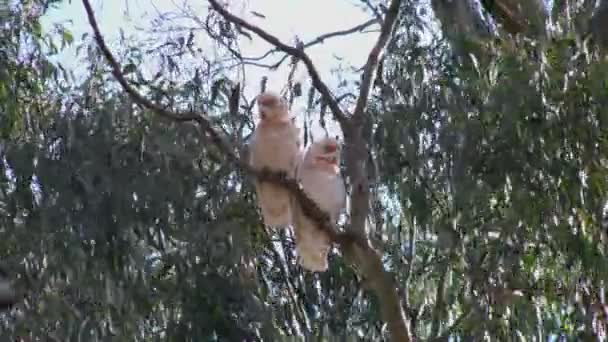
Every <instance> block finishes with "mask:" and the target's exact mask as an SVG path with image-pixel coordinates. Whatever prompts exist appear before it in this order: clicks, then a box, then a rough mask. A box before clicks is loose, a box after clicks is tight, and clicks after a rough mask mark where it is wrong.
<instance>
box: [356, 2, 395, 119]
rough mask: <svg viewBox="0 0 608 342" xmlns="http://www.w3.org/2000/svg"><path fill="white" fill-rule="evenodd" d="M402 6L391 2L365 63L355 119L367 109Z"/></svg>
mask: <svg viewBox="0 0 608 342" xmlns="http://www.w3.org/2000/svg"><path fill="white" fill-rule="evenodd" d="M400 5H401V0H392V1H391V4H390V6H389V8H388V11H387V12H386V17H385V18H384V22H383V23H382V28H381V29H380V35H379V36H378V40H377V41H376V44H374V47H373V48H372V50H371V51H370V53H369V55H368V57H367V62H366V63H365V67H364V70H363V77H362V79H361V89H360V90H359V98H358V99H357V105H356V106H355V112H354V114H353V116H354V117H355V118H360V117H361V116H362V115H363V112H364V111H365V107H366V106H367V100H368V98H369V92H370V90H371V85H372V79H373V77H374V74H375V73H376V68H377V67H378V60H379V59H380V55H381V54H382V52H383V51H384V47H385V46H386V44H387V42H388V40H389V39H390V37H391V34H392V33H393V27H394V25H395V22H396V21H397V18H398V16H399V7H400ZM357 120H360V119H357Z"/></svg>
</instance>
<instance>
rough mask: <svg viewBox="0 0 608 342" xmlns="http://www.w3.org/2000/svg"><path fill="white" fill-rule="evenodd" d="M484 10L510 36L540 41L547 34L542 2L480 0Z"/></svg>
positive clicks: (545, 14)
mask: <svg viewBox="0 0 608 342" xmlns="http://www.w3.org/2000/svg"><path fill="white" fill-rule="evenodd" d="M481 2H482V4H483V7H484V9H485V10H486V11H487V12H488V13H489V14H490V15H491V16H492V18H494V20H495V21H496V23H498V24H499V26H500V27H501V28H502V29H503V30H505V31H506V32H508V33H510V34H523V35H525V36H528V37H530V38H536V39H542V38H545V37H546V34H547V25H546V22H547V18H548V12H547V9H546V8H545V4H544V0H482V1H481Z"/></svg>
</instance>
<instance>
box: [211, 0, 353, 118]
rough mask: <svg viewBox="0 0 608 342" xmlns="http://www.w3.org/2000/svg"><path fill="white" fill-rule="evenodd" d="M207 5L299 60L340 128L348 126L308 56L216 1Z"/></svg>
mask: <svg viewBox="0 0 608 342" xmlns="http://www.w3.org/2000/svg"><path fill="white" fill-rule="evenodd" d="M209 4H210V5H211V7H212V8H213V10H215V11H216V12H218V13H219V14H220V15H221V16H222V17H223V18H224V19H226V20H227V21H228V22H230V23H232V24H235V25H239V26H241V27H243V28H245V29H247V30H249V31H251V32H253V33H255V34H256V35H258V36H259V37H260V38H262V39H264V40H265V41H266V42H268V43H269V44H271V45H273V46H275V47H276V48H277V49H279V50H281V51H283V52H285V53H286V54H288V55H290V56H293V57H295V58H298V59H299V60H301V61H302V62H303V63H304V65H305V66H306V69H307V70H308V74H309V75H310V78H311V79H312V85H313V86H314V87H315V88H316V89H317V90H318V91H319V93H320V94H321V96H322V97H323V100H325V102H327V105H328V106H329V109H330V110H331V112H332V114H333V115H334V118H335V119H336V120H337V121H338V122H339V123H340V125H341V126H342V127H345V126H347V125H348V124H349V121H348V118H347V116H346V115H345V114H344V111H343V110H342V108H340V105H339V104H338V102H337V101H336V99H335V97H334V96H333V94H332V92H331V90H329V88H328V87H327V85H326V84H325V83H324V82H323V81H322V80H321V76H320V75H319V72H318V71H317V68H316V67H315V65H314V63H313V62H312V60H311V59H310V57H309V56H308V54H307V53H306V52H304V50H301V49H298V48H296V47H293V46H290V45H287V44H285V43H283V42H282V41H280V40H279V38H277V37H275V36H273V35H271V34H270V33H268V32H266V31H265V30H263V29H261V28H259V27H257V26H255V25H253V24H250V23H249V22H247V21H245V20H243V19H241V18H239V17H237V16H235V15H233V14H232V13H230V12H229V11H228V10H226V9H225V8H224V7H223V6H222V5H220V4H219V3H218V2H217V1H216V0H209Z"/></svg>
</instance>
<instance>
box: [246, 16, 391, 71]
mask: <svg viewBox="0 0 608 342" xmlns="http://www.w3.org/2000/svg"><path fill="white" fill-rule="evenodd" d="M378 22H379V21H378V19H370V20H368V21H366V22H364V23H362V24H359V25H357V26H354V27H352V28H349V29H346V30H340V31H335V32H329V33H325V34H322V35H320V36H318V37H317V38H315V39H313V40H311V41H309V42H308V43H305V44H304V49H307V48H310V47H312V46H315V45H317V44H322V43H324V42H325V40H326V39H329V38H334V37H340V36H347V35H349V34H353V33H355V32H364V31H363V30H365V29H366V28H368V27H370V26H372V25H374V24H377V23H378ZM278 51H279V49H278V48H274V49H271V50H269V51H267V52H266V53H265V54H263V55H261V56H258V57H244V58H243V59H244V60H247V61H260V60H263V59H264V58H266V57H268V56H269V55H271V54H273V53H275V52H278ZM289 57H290V55H288V54H287V55H285V56H283V57H282V58H281V59H280V60H279V61H278V62H276V63H275V64H271V65H269V67H270V68H274V69H276V68H278V67H279V66H281V64H283V62H285V60H286V59H287V58H289Z"/></svg>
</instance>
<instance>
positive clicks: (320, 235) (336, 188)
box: [293, 138, 346, 272]
mask: <svg viewBox="0 0 608 342" xmlns="http://www.w3.org/2000/svg"><path fill="white" fill-rule="evenodd" d="M340 149H341V148H340V145H339V144H338V141H337V140H336V139H332V138H325V139H323V140H321V141H318V142H315V143H313V144H311V145H310V146H309V147H308V149H307V150H306V153H305V154H304V158H303V159H302V161H301V162H300V164H299V165H298V168H297V171H296V172H297V175H296V177H297V179H298V181H299V182H300V184H301V185H302V190H303V191H304V193H306V195H307V196H308V197H309V198H310V199H311V200H313V201H314V202H315V203H316V204H317V205H318V206H319V208H320V209H321V210H323V211H324V212H326V213H327V214H329V218H330V220H331V221H332V223H336V222H337V221H338V218H339V217H340V213H341V212H342V210H344V207H345V205H346V189H345V188H344V182H343V180H342V177H341V176H340V168H339V166H338V164H339V160H340ZM293 224H294V230H295V236H296V251H297V254H298V260H299V263H300V265H302V267H303V268H305V269H307V270H309V271H313V272H322V271H325V270H327V267H328V265H327V254H328V253H329V249H330V248H331V241H330V238H329V236H328V235H327V233H326V232H325V231H323V230H321V229H320V228H319V227H318V225H317V223H316V222H315V221H314V220H311V219H310V218H309V217H307V216H306V215H304V213H303V212H302V209H301V207H300V206H299V205H298V203H296V202H295V200H294V217H293Z"/></svg>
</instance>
